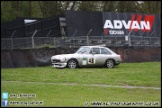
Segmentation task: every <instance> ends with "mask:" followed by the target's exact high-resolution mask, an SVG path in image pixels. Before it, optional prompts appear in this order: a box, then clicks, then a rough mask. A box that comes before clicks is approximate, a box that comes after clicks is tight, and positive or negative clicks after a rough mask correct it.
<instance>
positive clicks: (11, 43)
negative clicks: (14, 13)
mask: <svg viewBox="0 0 162 108" xmlns="http://www.w3.org/2000/svg"><path fill="white" fill-rule="evenodd" d="M15 32H16V31H14V32H13V33H12V35H11V48H12V49H13V40H12V37H13V35H14V34H15Z"/></svg>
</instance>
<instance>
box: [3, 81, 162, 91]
mask: <svg viewBox="0 0 162 108" xmlns="http://www.w3.org/2000/svg"><path fill="white" fill-rule="evenodd" d="M1 82H22V83H35V84H58V85H79V86H96V87H117V88H131V89H132V88H142V89H155V90H160V89H161V88H159V87H144V86H117V85H108V84H78V83H70V82H68V83H52V82H51V83H46V82H27V81H1Z"/></svg>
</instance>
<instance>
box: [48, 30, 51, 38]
mask: <svg viewBox="0 0 162 108" xmlns="http://www.w3.org/2000/svg"><path fill="white" fill-rule="evenodd" d="M50 33H51V29H50V31H49V32H48V34H47V37H48V36H49V34H50Z"/></svg>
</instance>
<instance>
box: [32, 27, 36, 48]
mask: <svg viewBox="0 0 162 108" xmlns="http://www.w3.org/2000/svg"><path fill="white" fill-rule="evenodd" d="M36 33H37V30H35V31H34V33H33V35H32V48H34V36H35V34H36Z"/></svg>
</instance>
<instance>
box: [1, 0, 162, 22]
mask: <svg viewBox="0 0 162 108" xmlns="http://www.w3.org/2000/svg"><path fill="white" fill-rule="evenodd" d="M65 10H74V11H79V10H84V11H100V12H130V13H146V14H161V1H1V22H6V21H12V20H14V19H16V18H17V17H29V18H30V17H32V18H48V17H52V16H57V15H61V14H63V13H64V11H65Z"/></svg>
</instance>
